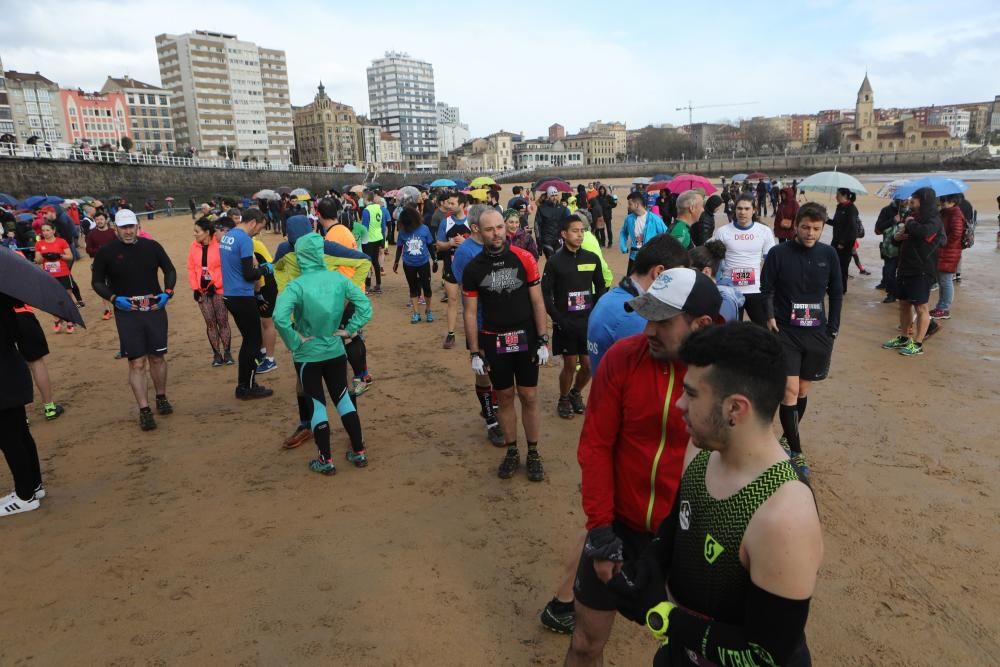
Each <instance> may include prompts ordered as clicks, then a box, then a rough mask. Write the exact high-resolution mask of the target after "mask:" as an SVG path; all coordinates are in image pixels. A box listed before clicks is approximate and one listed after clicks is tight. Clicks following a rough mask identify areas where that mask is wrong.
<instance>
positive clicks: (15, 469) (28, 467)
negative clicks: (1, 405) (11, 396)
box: [0, 405, 42, 500]
mask: <svg viewBox="0 0 1000 667" xmlns="http://www.w3.org/2000/svg"><path fill="white" fill-rule="evenodd" d="M0 449H3V455H4V458H6V459H7V465H8V466H10V474H11V475H12V476H13V477H14V491H15V493H17V496H18V498H20V499H21V500H30V499H31V498H33V497H34V496H35V489H37V488H38V486H39V485H40V484H41V483H42V468H41V466H40V465H39V463H38V448H37V447H36V446H35V440H34V438H32V437H31V431H30V430H29V429H28V415H27V414H26V413H25V411H24V406H23V405H17V406H14V407H12V408H5V409H3V410H0Z"/></svg>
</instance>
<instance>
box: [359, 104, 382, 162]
mask: <svg viewBox="0 0 1000 667" xmlns="http://www.w3.org/2000/svg"><path fill="white" fill-rule="evenodd" d="M355 132H356V135H357V145H358V163H357V164H356V165H355V166H356V167H359V168H361V169H362V170H364V171H378V170H379V169H380V168H381V166H382V128H381V127H379V126H378V125H376V124H375V123H373V122H371V121H370V120H368V118H367V117H366V116H358V128H357V130H355Z"/></svg>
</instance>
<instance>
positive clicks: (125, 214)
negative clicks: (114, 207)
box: [115, 208, 139, 227]
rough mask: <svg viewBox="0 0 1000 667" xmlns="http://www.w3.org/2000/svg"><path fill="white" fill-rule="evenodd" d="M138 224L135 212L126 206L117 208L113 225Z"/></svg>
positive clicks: (128, 225)
mask: <svg viewBox="0 0 1000 667" xmlns="http://www.w3.org/2000/svg"><path fill="white" fill-rule="evenodd" d="M138 224H139V221H138V220H136V218H135V213H133V212H132V211H130V210H128V209H127V208H122V209H118V212H117V213H115V227H131V226H132V225H138Z"/></svg>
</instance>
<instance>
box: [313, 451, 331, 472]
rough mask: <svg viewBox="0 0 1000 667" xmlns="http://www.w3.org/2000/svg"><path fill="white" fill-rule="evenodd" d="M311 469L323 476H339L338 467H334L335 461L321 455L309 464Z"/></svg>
mask: <svg viewBox="0 0 1000 667" xmlns="http://www.w3.org/2000/svg"><path fill="white" fill-rule="evenodd" d="M309 469H310V470H312V471H313V472H318V473H319V474H321V475H336V474H337V466H335V465H333V461H330V460H329V459H324V458H323V455H322V454H320V456H319V458H315V459H313V460H312V461H310V462H309Z"/></svg>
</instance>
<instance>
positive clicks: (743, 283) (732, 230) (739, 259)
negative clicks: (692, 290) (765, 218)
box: [712, 193, 776, 327]
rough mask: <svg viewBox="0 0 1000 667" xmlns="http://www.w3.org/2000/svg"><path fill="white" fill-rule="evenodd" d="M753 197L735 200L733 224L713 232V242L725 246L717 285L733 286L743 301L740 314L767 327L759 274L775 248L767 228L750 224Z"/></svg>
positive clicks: (746, 194)
mask: <svg viewBox="0 0 1000 667" xmlns="http://www.w3.org/2000/svg"><path fill="white" fill-rule="evenodd" d="M753 206H754V198H753V195H751V194H749V193H745V194H742V195H740V196H739V197H738V198H737V199H736V221H735V222H731V223H729V224H728V225H726V226H724V227H720V228H718V229H716V230H715V234H713V235H712V238H713V239H716V240H718V241H722V243H723V244H725V246H726V259H725V260H724V262H723V264H722V270H721V274H722V275H721V276H720V277H719V281H718V282H719V284H720V285H732V286H733V287H734V288H736V290H738V291H739V292H741V293H742V294H743V296H744V297H745V299H746V302H745V303H744V304H743V308H742V309H741V312H740V319H743V311H746V314H747V316H748V317H749V318H750V321H751V322H753V323H754V324H759V325H760V326H762V327H766V326H767V313H766V310H765V308H764V297H763V296H762V295H761V293H760V270H761V266H762V265H763V263H764V258H765V257H767V253H768V252H769V251H770V250H771V248H773V247H774V246H775V244H776V242H775V240H774V233H773V232H772V231H771V228H770V227H767V226H765V225H762V224H761V223H759V222H754V220H753Z"/></svg>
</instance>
